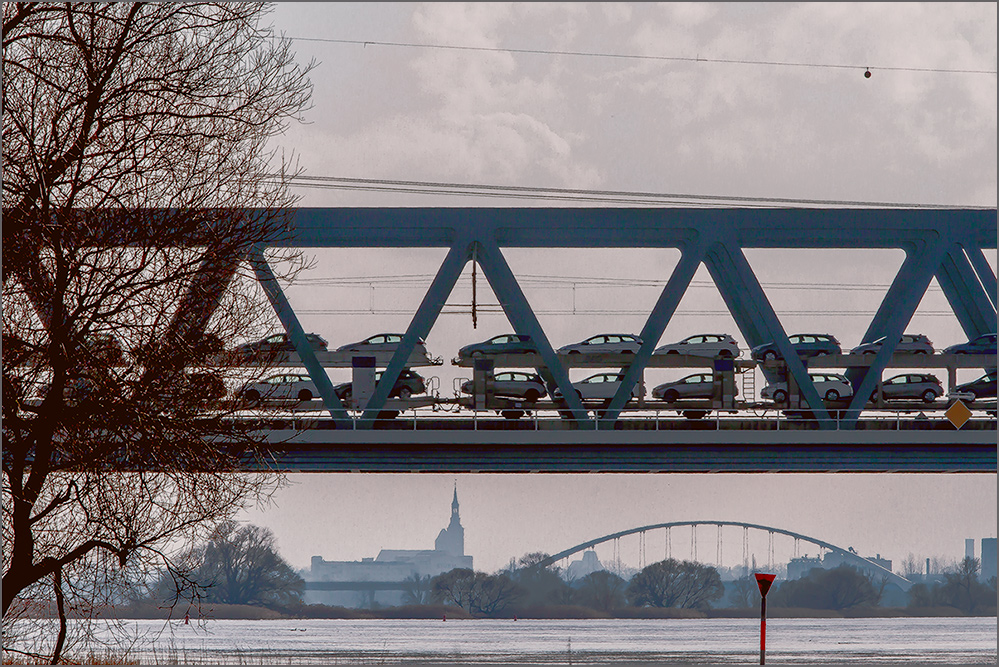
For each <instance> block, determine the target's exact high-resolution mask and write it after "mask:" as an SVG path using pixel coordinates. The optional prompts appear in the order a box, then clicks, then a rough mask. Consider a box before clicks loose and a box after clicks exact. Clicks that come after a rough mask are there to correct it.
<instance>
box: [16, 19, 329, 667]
mask: <svg viewBox="0 0 999 667" xmlns="http://www.w3.org/2000/svg"><path fill="white" fill-rule="evenodd" d="M268 11H269V10H268V8H267V6H266V5H263V4H257V3H253V4H228V3H220V4H212V3H152V4H144V3H93V4H91V3H79V4H78V3H66V4H43V3H5V4H4V8H3V87H2V102H3V146H4V161H3V183H4V187H3V221H4V225H3V244H4V253H3V350H4V355H3V501H4V502H3V538H4V542H5V548H4V551H3V567H4V571H3V614H4V635H5V640H6V639H7V638H8V637H10V636H11V635H10V634H9V633H10V632H12V625H11V624H10V623H9V621H13V620H14V619H16V618H23V616H24V615H25V614H27V613H30V610H31V609H32V608H37V607H39V606H44V605H45V604H48V603H49V602H52V603H54V606H55V607H56V609H57V613H58V616H59V618H60V621H61V622H60V627H59V631H58V635H57V637H56V638H55V639H54V641H53V642H51V643H50V649H49V652H50V654H51V658H52V660H53V661H57V660H58V659H59V657H60V653H61V652H62V651H63V650H64V648H65V647H66V645H67V644H66V642H67V624H66V622H65V619H66V615H67V607H73V606H75V607H77V608H81V607H83V608H86V607H87V606H88V605H95V604H101V603H111V604H113V603H114V602H115V601H116V600H118V599H120V592H119V590H118V587H119V586H125V585H126V584H127V583H128V582H129V581H132V580H134V579H135V578H136V577H141V576H143V574H142V573H144V572H147V571H148V570H149V569H150V568H151V567H152V566H153V565H154V564H159V565H165V566H166V567H167V568H168V569H169V570H170V571H171V572H173V573H174V576H175V577H176V578H177V581H178V582H183V581H185V577H186V574H185V571H184V566H185V564H184V563H182V562H181V561H180V560H179V559H178V555H179V554H182V553H184V552H185V549H187V548H189V547H190V545H191V544H192V543H194V541H196V540H199V539H201V540H203V539H204V538H205V537H207V536H208V535H209V534H210V531H211V529H212V527H213V525H214V524H215V523H216V522H218V521H222V520H225V519H226V518H228V517H229V516H231V515H232V514H233V513H234V512H236V511H238V510H239V509H240V508H241V507H243V506H244V504H245V503H247V502H253V501H254V500H255V499H256V500H260V499H263V498H265V497H266V494H267V493H268V492H269V491H271V490H273V489H274V488H275V487H276V485H277V484H279V483H280V478H279V477H277V476H275V475H273V474H269V473H266V472H262V473H260V474H244V473H240V472H239V471H240V470H243V469H245V468H246V466H247V464H248V463H253V462H256V463H257V464H258V465H259V466H260V467H261V470H266V459H265V455H266V452H265V449H264V448H263V447H262V444H263V443H262V442H261V436H260V435H259V434H258V433H257V432H256V431H255V429H254V427H253V425H252V424H247V423H245V422H241V421H240V420H238V419H233V416H234V411H235V410H236V407H237V406H236V405H235V403H234V401H232V400H231V399H229V398H227V397H226V396H223V395H220V394H221V392H220V391H219V387H220V386H222V385H223V384H224V383H225V382H231V381H232V378H231V377H229V376H228V375H227V372H226V371H224V370H222V369H220V368H219V367H218V366H217V364H215V363H213V362H215V361H217V359H216V356H217V352H218V351H219V349H221V346H224V345H228V344H231V342H232V341H234V340H236V339H238V337H240V336H243V335H246V334H247V333H249V334H252V333H253V332H254V331H255V330H258V329H259V328H260V324H259V322H260V320H259V315H260V313H261V312H262V308H263V307H264V305H265V303H266V302H265V301H264V300H263V298H262V294H261V293H260V290H259V289H257V288H256V287H255V285H254V284H253V282H252V280H250V278H251V277H252V272H250V271H249V270H248V268H247V265H246V259H247V257H248V254H249V253H250V251H251V250H252V249H253V248H255V247H258V246H260V245H264V246H266V245H267V244H268V243H270V242H273V241H275V240H278V239H281V238H283V237H284V236H285V235H286V234H287V220H286V210H287V208H288V207H289V206H290V205H291V204H293V203H294V199H293V198H292V197H290V196H289V195H288V193H287V187H286V183H287V179H286V175H287V174H288V173H289V168H288V164H287V162H286V160H285V159H284V158H282V157H281V156H280V155H278V154H276V153H274V152H273V150H272V149H271V148H270V142H271V141H272V140H273V138H274V137H275V136H277V135H278V134H280V133H281V132H283V130H284V128H285V126H286V124H287V123H288V122H289V121H290V120H293V119H295V118H297V117H298V116H299V115H300V114H301V112H302V111H303V110H304V109H305V108H306V106H307V104H308V100H309V97H310V94H311V84H310V83H309V80H308V71H309V69H310V67H309V66H306V67H300V66H298V65H296V64H295V62H294V57H293V54H292V52H291V51H290V46H289V43H288V42H287V41H286V40H284V39H278V38H275V37H274V36H273V35H272V34H271V33H270V32H269V31H268V30H267V29H266V28H264V27H263V25H262V23H261V21H262V19H263V18H264V17H265V16H266V14H267V12H268ZM274 174H277V176H274ZM209 385H210V386H209ZM88 573H90V574H88ZM94 573H96V574H94ZM88 582H89V583H88ZM10 648H11V647H10V645H9V644H8V643H7V642H6V641H5V647H4V649H5V651H7V650H10Z"/></svg>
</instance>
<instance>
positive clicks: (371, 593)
mask: <svg viewBox="0 0 999 667" xmlns="http://www.w3.org/2000/svg"><path fill="white" fill-rule="evenodd" d="M457 567H461V568H468V569H472V557H471V556H466V555H465V529H464V528H463V527H462V525H461V518H460V517H459V515H458V490H457V488H455V491H454V499H453V500H452V501H451V522H450V523H449V524H448V526H447V528H444V529H442V530H441V532H440V533H439V534H438V535H437V539H436V540H435V542H434V548H433V549H382V550H381V551H379V552H378V556H377V557H376V558H363V559H361V560H359V561H328V560H323V558H322V557H321V556H313V557H312V568H311V570H310V571H308V572H307V573H306V575H305V576H304V577H303V578H304V579H305V595H304V601H305V603H306V604H328V605H336V606H341V607H373V606H375V605H380V606H394V605H399V604H403V602H404V600H403V594H404V591H405V590H406V580H407V579H409V580H411V581H415V580H416V579H424V578H428V577H434V576H436V575H438V574H442V573H444V572H449V571H450V570H453V569H455V568H457Z"/></svg>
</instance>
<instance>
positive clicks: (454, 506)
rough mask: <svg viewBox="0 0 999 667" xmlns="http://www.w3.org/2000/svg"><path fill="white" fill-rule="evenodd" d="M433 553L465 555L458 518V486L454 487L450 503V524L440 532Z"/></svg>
mask: <svg viewBox="0 0 999 667" xmlns="http://www.w3.org/2000/svg"><path fill="white" fill-rule="evenodd" d="M434 551H444V552H446V553H448V554H450V555H452V556H464V555H465V529H464V528H462V527H461V517H459V516H458V485H457V484H455V486H454V499H453V500H452V501H451V523H449V524H448V526H447V528H444V529H443V530H441V532H440V534H439V535H438V536H437V540H436V541H435V542H434Z"/></svg>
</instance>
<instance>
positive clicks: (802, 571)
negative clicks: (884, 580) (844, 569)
mask: <svg viewBox="0 0 999 667" xmlns="http://www.w3.org/2000/svg"><path fill="white" fill-rule="evenodd" d="M855 556H856V557H851V556H848V555H845V554H842V553H839V552H833V551H830V552H828V553H826V554H825V555H823V556H822V557H821V558H819V557H818V556H815V557H812V558H810V557H808V556H807V555H805V556H802V557H800V558H792V559H791V560H790V562H789V563H788V564H787V578H788V579H801V578H802V577H804V576H806V575H807V574H808V573H809V572H811V571H812V569H813V568H816V567H821V568H823V569H827V570H831V569H834V568H837V567H839V566H840V565H849V566H850V567H853V568H856V569H858V570H860V571H861V572H864V573H865V574H872V575H880V574H884V571H882V570H880V569H878V568H875V567H871V566H870V565H868V564H866V563H864V562H863V561H862V560H859V558H861V556H860V555H859V554H855ZM866 559H867V560H869V561H871V562H872V563H874V564H876V565H880V566H881V567H883V568H885V569H886V570H888V571H889V572H891V561H890V560H888V559H887V558H882V557H881V554H877V555H876V556H867V557H866Z"/></svg>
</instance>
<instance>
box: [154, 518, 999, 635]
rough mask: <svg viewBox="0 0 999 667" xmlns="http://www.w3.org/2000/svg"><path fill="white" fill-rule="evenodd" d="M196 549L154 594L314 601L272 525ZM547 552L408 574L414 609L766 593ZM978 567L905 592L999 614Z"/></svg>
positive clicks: (829, 604) (836, 606)
mask: <svg viewBox="0 0 999 667" xmlns="http://www.w3.org/2000/svg"><path fill="white" fill-rule="evenodd" d="M189 558H190V559H191V563H190V564H189V569H190V571H191V572H192V573H193V574H192V576H191V579H190V580H189V581H186V582H176V581H172V580H166V575H164V579H163V580H161V581H160V582H159V584H158V586H157V587H156V588H155V590H154V592H153V595H152V596H151V597H153V598H156V599H157V600H158V601H159V602H160V603H162V602H170V603H175V602H176V600H164V599H163V598H164V597H165V596H169V595H176V591H178V590H182V591H185V594H184V595H185V596H186V598H185V599H186V600H188V601H189V602H195V601H200V602H209V603H229V604H243V605H258V606H265V607H268V608H270V609H277V610H281V609H284V610H287V611H289V612H290V613H296V612H295V610H299V611H301V610H302V609H304V608H305V607H306V606H308V605H304V603H303V601H302V595H303V592H304V588H305V584H304V582H303V580H302V579H301V577H299V576H298V575H297V574H296V573H295V572H294V571H293V570H292V569H291V567H290V566H289V565H288V564H287V563H286V562H285V561H284V560H283V559H282V558H281V557H280V556H279V555H278V553H277V550H276V547H275V544H274V537H273V535H272V534H271V532H270V531H269V530H267V529H264V528H261V527H259V526H253V525H244V526H240V525H238V524H236V523H234V522H231V521H230V522H225V523H223V524H222V525H221V526H220V527H219V529H218V530H216V531H215V533H214V534H213V535H212V538H211V539H210V540H209V541H208V542H207V543H206V544H205V545H204V546H202V547H200V548H198V549H196V550H194V551H192V552H191V553H190V555H189ZM546 558H547V554H544V553H540V552H535V553H529V554H526V555H524V556H523V557H521V558H520V559H519V560H518V561H517V562H516V563H514V564H512V565H511V567H510V568H508V569H507V570H503V571H499V572H496V573H494V574H487V573H485V572H477V571H475V570H472V569H468V568H456V569H453V570H451V571H449V572H444V573H442V574H439V575H437V576H434V577H431V576H427V575H423V576H420V575H415V574H414V575H412V576H410V577H409V578H407V579H406V580H405V581H404V582H403V585H404V590H403V595H402V602H403V604H404V605H407V606H409V607H411V608H412V607H425V608H428V609H429V608H431V607H433V606H437V607H441V608H446V607H451V608H460V609H461V610H463V612H464V613H466V614H467V615H469V616H472V617H493V618H497V617H499V618H504V617H505V618H509V617H512V616H517V615H518V614H519V615H524V616H525V617H526V616H542V617H544V616H550V617H587V616H591V617H596V616H613V615H633V614H636V613H639V614H641V613H648V614H651V615H657V614H661V613H663V611H664V610H690V611H694V612H700V613H704V612H707V611H709V610H711V609H713V608H717V607H722V606H727V607H734V608H741V609H748V608H753V609H755V608H758V606H759V602H760V594H759V589H758V587H757V585H756V581H755V579H754V578H753V577H752V576H746V577H742V578H740V579H736V580H734V581H728V582H723V581H722V580H721V577H720V575H719V573H718V571H717V569H716V568H714V567H712V566H710V565H705V564H702V563H696V562H692V561H683V560H676V559H673V558H667V559H665V560H662V561H659V562H656V563H652V564H650V565H648V566H646V567H644V568H643V569H641V570H640V571H638V572H637V573H635V574H634V575H633V576H632V577H631V578H630V579H627V580H626V579H624V578H622V577H620V576H618V575H616V574H614V573H611V572H608V571H606V570H600V571H597V572H593V573H591V574H588V575H586V576H584V577H581V578H578V579H572V580H566V578H565V577H564V574H565V573H564V572H563V571H562V570H561V568H559V567H557V566H547V567H539V563H540V562H542V561H543V560H544V559H546ZM979 567H980V566H979V562H978V560H977V559H973V558H969V559H965V560H964V561H963V562H962V563H960V564H959V565H958V566H957V567H955V568H953V569H952V570H951V571H949V572H946V573H945V574H944V576H943V579H942V580H941V581H939V582H935V583H932V584H927V583H917V584H915V585H914V586H913V587H912V589H911V590H910V591H909V593H908V595H907V596H903V598H902V599H905V600H907V604H908V606H909V607H910V608H927V609H935V610H936V613H952V612H947V611H945V610H944V608H950V609H952V610H957V611H959V612H963V613H966V614H987V613H995V607H996V579H995V578H994V577H993V578H992V579H991V580H990V581H988V582H985V583H983V582H981V581H979V579H978V572H979ZM181 583H183V584H184V585H180V584H181ZM888 587H889V582H888V579H887V577H880V576H874V575H870V574H865V573H863V572H862V571H860V570H858V569H856V568H853V567H850V566H848V565H841V566H839V567H837V568H833V569H823V568H815V569H813V570H812V571H811V572H809V573H808V574H807V575H805V576H803V577H801V578H799V579H792V580H785V581H778V583H777V584H776V585H775V586H774V588H773V589H772V590H771V591H770V593H769V594H768V597H767V600H768V603H769V604H770V605H771V608H774V609H782V608H783V609H808V610H823V611H834V612H844V613H849V612H863V611H864V610H871V609H874V608H877V607H879V606H881V605H882V604H884V600H885V596H886V591H887V590H888ZM893 606H897V605H894V604H893ZM316 607H324V608H325V606H324V605H316ZM642 610H645V611H644V612H643V611H642ZM688 613H689V611H688Z"/></svg>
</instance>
